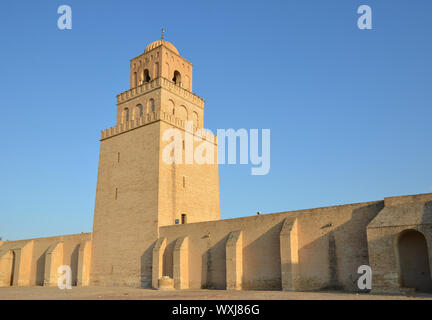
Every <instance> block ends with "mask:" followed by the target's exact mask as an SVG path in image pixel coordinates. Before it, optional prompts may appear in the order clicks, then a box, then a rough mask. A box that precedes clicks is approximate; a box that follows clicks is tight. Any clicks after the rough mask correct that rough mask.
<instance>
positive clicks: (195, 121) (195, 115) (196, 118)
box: [192, 111, 199, 127]
mask: <svg viewBox="0 0 432 320" xmlns="http://www.w3.org/2000/svg"><path fill="white" fill-rule="evenodd" d="M192 121H193V124H194V126H195V127H198V126H199V116H198V113H196V112H195V111H194V112H192Z"/></svg>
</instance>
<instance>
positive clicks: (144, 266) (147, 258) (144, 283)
mask: <svg viewBox="0 0 432 320" xmlns="http://www.w3.org/2000/svg"><path fill="white" fill-rule="evenodd" d="M155 244H156V241H154V242H153V243H152V244H151V245H150V246H149V247H148V248H147V249H146V250H145V251H144V253H143V254H142V256H141V275H140V279H141V287H142V288H148V289H149V288H152V263H153V248H154V246H155Z"/></svg>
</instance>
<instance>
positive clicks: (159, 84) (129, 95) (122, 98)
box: [117, 77, 204, 108]
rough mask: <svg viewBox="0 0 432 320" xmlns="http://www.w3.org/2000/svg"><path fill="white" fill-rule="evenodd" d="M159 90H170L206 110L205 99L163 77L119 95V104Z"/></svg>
mask: <svg viewBox="0 0 432 320" xmlns="http://www.w3.org/2000/svg"><path fill="white" fill-rule="evenodd" d="M157 88H166V89H169V90H170V91H171V92H174V93H175V94H177V95H178V96H181V97H183V98H186V99H188V100H190V101H191V102H193V103H195V104H196V105H198V106H199V107H200V108H204V99H203V98H201V97H199V96H197V95H196V94H194V93H192V92H190V91H189V90H186V89H184V88H182V87H180V86H179V85H177V84H175V83H174V82H172V81H171V80H169V79H167V78H163V77H159V78H156V79H154V80H152V81H149V82H146V83H144V84H142V85H139V86H137V87H135V88H132V89H129V90H126V91H124V92H122V93H120V94H118V95H117V104H122V103H125V102H127V101H129V100H131V99H133V98H136V97H138V96H140V95H142V94H145V93H147V92H149V91H151V90H154V89H157Z"/></svg>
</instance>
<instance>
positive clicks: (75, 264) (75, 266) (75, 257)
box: [71, 244, 80, 286]
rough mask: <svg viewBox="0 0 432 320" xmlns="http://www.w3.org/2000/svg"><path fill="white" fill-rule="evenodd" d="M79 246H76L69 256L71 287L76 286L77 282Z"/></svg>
mask: <svg viewBox="0 0 432 320" xmlns="http://www.w3.org/2000/svg"><path fill="white" fill-rule="evenodd" d="M79 248H80V244H77V245H76V247H75V248H74V250H73V251H72V255H71V270H72V285H73V286H76V285H77V282H78V255H79Z"/></svg>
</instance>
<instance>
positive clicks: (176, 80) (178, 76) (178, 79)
mask: <svg viewBox="0 0 432 320" xmlns="http://www.w3.org/2000/svg"><path fill="white" fill-rule="evenodd" d="M172 81H173V82H174V83H175V84H176V85H179V86H180V87H181V86H182V82H181V74H180V72H178V71H177V70H176V71H174V77H173V78H172Z"/></svg>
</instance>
